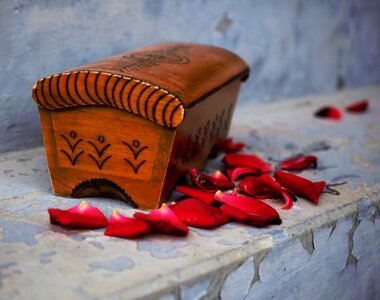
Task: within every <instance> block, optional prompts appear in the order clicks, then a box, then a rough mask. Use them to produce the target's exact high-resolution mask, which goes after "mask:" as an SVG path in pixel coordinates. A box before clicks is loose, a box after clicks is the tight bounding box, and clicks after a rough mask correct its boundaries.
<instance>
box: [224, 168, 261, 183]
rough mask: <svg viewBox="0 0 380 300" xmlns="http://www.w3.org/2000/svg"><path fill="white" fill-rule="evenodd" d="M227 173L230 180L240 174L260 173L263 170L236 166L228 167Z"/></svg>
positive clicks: (235, 178)
mask: <svg viewBox="0 0 380 300" xmlns="http://www.w3.org/2000/svg"><path fill="white" fill-rule="evenodd" d="M227 174H228V176H229V177H230V178H231V180H233V181H235V180H237V179H238V178H239V177H241V176H247V175H261V174H263V171H262V169H259V168H248V167H236V168H228V169H227Z"/></svg>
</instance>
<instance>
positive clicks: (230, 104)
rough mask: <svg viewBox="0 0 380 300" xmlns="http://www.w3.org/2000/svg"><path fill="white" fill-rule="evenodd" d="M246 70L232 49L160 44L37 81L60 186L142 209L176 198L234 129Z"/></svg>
mask: <svg viewBox="0 0 380 300" xmlns="http://www.w3.org/2000/svg"><path fill="white" fill-rule="evenodd" d="M180 70H182V73H181V74H180V72H179V71H180ZM247 74H248V69H247V66H246V65H245V63H244V62H243V61H242V60H241V59H240V58H238V57H237V56H236V55H235V54H232V53H230V52H228V51H226V50H223V49H219V48H215V47H211V46H202V45H194V44H162V45H158V46H153V47H148V48H146V49H142V50H138V51H133V52H131V53H126V54H122V55H119V56H115V57H111V58H108V59H106V60H104V61H101V62H97V63H94V64H92V65H89V66H84V67H83V68H79V69H76V70H72V71H69V72H63V73H60V74H55V75H53V76H47V77H45V78H43V79H41V80H39V81H38V82H37V83H36V84H35V85H34V87H33V98H34V100H35V101H36V102H37V104H38V107H39V112H40V119H41V127H42V132H43V138H44V144H45V150H46V156H47V160H48V166H49V172H50V179H51V183H52V187H53V192H54V193H55V194H57V195H61V196H67V197H75V198H80V197H92V196H106V197H111V198H118V199H122V200H124V201H126V202H127V203H128V204H130V205H131V206H134V207H139V208H142V209H152V208H156V207H158V206H159V205H160V203H162V202H166V201H168V200H169V197H170V194H171V192H172V189H173V187H174V186H175V184H176V181H177V180H178V179H179V178H180V177H181V176H182V175H183V174H184V173H185V172H186V171H188V170H189V169H191V168H197V169H198V171H200V170H201V169H202V167H203V165H204V163H205V161H206V159H207V157H208V155H209V154H210V152H212V151H213V150H214V148H215V146H216V145H217V144H218V143H220V142H222V141H223V140H224V139H225V138H226V137H227V134H228V130H229V126H230V121H231V118H232V113H233V109H234V106H235V102H236V99H237V96H238V93H239V88H240V85H241V81H242V80H244V77H245V76H247ZM153 82H154V83H153ZM176 95H181V97H179V96H176ZM189 97H193V98H189ZM191 99H193V100H191Z"/></svg>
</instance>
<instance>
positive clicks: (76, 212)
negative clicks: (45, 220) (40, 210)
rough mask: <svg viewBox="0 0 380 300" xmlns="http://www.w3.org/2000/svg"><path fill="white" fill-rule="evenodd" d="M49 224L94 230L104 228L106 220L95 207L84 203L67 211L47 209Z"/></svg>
mask: <svg viewBox="0 0 380 300" xmlns="http://www.w3.org/2000/svg"><path fill="white" fill-rule="evenodd" d="M48 212H49V215H50V223H51V224H54V225H63V226H68V227H75V228H86V229H96V228H102V227H106V226H107V224H108V221H107V218H106V217H105V216H104V215H103V213H102V212H101V211H100V210H99V209H98V208H96V207H93V206H90V205H88V204H87V202H86V201H82V202H81V203H79V204H78V205H76V206H74V207H71V208H69V209H67V210H61V209H56V208H49V209H48Z"/></svg>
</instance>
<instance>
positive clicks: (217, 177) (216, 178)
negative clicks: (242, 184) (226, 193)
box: [199, 170, 235, 190]
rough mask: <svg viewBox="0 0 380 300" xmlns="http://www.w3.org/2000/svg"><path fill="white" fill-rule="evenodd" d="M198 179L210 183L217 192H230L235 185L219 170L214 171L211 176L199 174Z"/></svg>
mask: <svg viewBox="0 0 380 300" xmlns="http://www.w3.org/2000/svg"><path fill="white" fill-rule="evenodd" d="M199 178H202V179H204V180H206V181H207V182H212V184H213V185H214V186H215V187H216V188H217V189H218V190H230V189H233V188H235V184H234V183H233V182H232V181H231V180H229V179H228V178H227V177H226V176H225V175H224V174H223V173H222V172H220V171H219V170H217V171H215V172H214V174H213V175H212V176H209V175H207V174H201V175H200V176H199Z"/></svg>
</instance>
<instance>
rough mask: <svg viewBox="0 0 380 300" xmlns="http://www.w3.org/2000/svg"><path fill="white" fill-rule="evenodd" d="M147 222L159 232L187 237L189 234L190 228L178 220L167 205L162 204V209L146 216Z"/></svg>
mask: <svg viewBox="0 0 380 300" xmlns="http://www.w3.org/2000/svg"><path fill="white" fill-rule="evenodd" d="M145 220H146V221H147V222H149V223H150V224H151V225H152V226H153V227H154V228H155V229H157V231H159V232H163V233H168V234H174V235H187V234H188V232H189V228H188V227H187V226H186V225H185V224H184V223H183V222H181V220H179V219H178V217H177V216H176V215H175V214H174V213H173V211H172V210H171V209H170V208H169V207H168V206H167V205H166V204H165V203H164V204H162V206H161V208H159V209H155V210H152V211H151V212H150V213H149V214H148V215H146V216H145Z"/></svg>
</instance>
